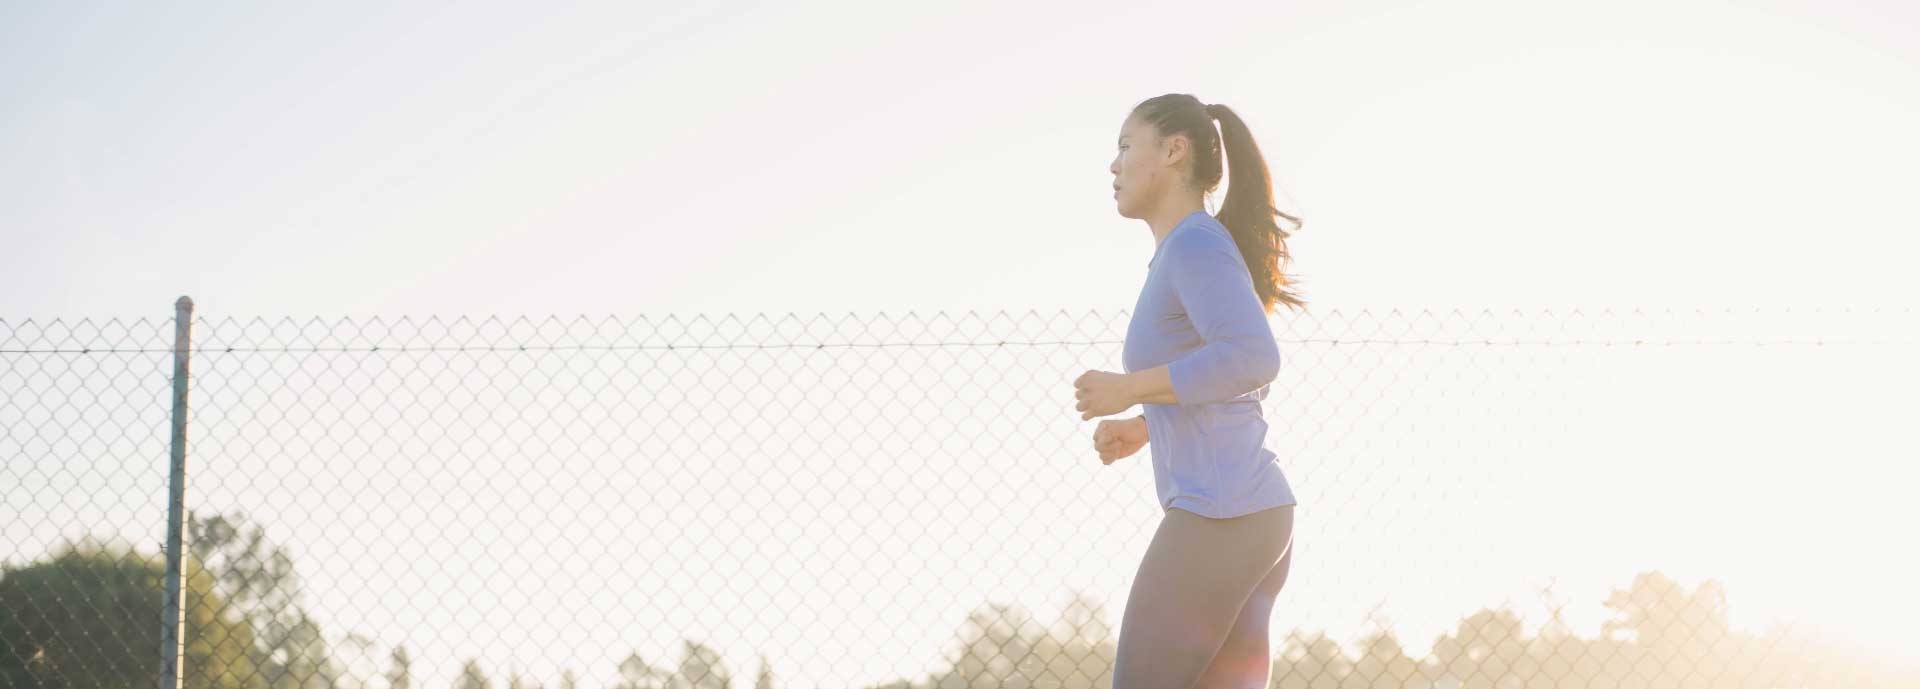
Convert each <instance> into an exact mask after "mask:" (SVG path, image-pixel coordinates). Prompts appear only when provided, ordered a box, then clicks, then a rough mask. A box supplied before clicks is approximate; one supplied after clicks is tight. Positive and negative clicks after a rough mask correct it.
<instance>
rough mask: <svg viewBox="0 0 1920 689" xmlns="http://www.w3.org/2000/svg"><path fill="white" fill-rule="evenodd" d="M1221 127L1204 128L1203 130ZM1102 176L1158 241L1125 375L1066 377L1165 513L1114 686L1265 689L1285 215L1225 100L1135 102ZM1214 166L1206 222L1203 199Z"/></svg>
mask: <svg viewBox="0 0 1920 689" xmlns="http://www.w3.org/2000/svg"><path fill="white" fill-rule="evenodd" d="M1216 123H1218V128H1217V129H1216V127H1215V124H1216ZM1118 143H1119V152H1118V154H1117V155H1116V156H1115V157H1114V160H1113V163H1112V165H1111V166H1110V167H1109V171H1110V172H1112V173H1113V196H1114V202H1115V205H1117V206H1118V209H1119V211H1120V215H1121V216H1123V217H1127V218H1134V219H1137V220H1141V221H1144V222H1145V223H1146V224H1147V227H1148V228H1149V229H1150V230H1152V231H1153V239H1154V242H1155V247H1154V251H1153V256H1152V258H1151V259H1149V260H1148V261H1147V276H1146V281H1145V284H1144V285H1143V287H1142V288H1141V290H1140V298H1139V302H1138V303H1137V304H1136V305H1135V307H1134V311H1133V317H1132V321H1131V322H1129V323H1128V325H1127V334H1126V344H1125V345H1124V346H1123V352H1122V356H1121V363H1122V365H1123V366H1124V367H1125V368H1126V373H1112V372H1106V371H1088V372H1086V373H1084V374H1082V375H1081V376H1080V377H1079V378H1078V379H1076V380H1075V381H1074V389H1075V397H1076V398H1077V399H1078V400H1079V404H1078V405H1077V407H1076V408H1077V409H1078V410H1079V411H1080V412H1081V419H1082V420H1087V419H1093V418H1096V417H1101V416H1111V415H1114V414H1118V413H1120V412H1122V411H1125V410H1126V409H1128V408H1130V407H1132V406H1133V405H1135V404H1139V405H1141V408H1142V412H1143V413H1142V414H1141V415H1140V416H1136V417H1133V418H1130V419H1125V420H1104V421H1101V422H1100V423H1099V425H1098V427H1097V428H1096V429H1095V430H1094V434H1093V445H1094V449H1095V450H1096V451H1098V452H1099V454H1100V461H1101V462H1103V463H1106V464H1112V463H1113V462H1114V461H1116V460H1118V459H1120V458H1123V457H1127V456H1129V455H1132V454H1133V453H1135V452H1138V451H1139V450H1140V448H1141V446H1142V445H1146V446H1149V447H1150V454H1151V455H1152V458H1153V477H1154V487H1155V490H1156V492H1157V493H1158V496H1159V500H1160V505H1161V507H1162V510H1163V514H1162V518H1161V521H1160V526H1159V528H1158V529H1157V530H1156V531H1155V532H1154V535H1153V540H1152V542H1151V543H1150V544H1149V545H1148V546H1147V552H1146V554H1145V556H1144V557H1142V559H1141V562H1140V568H1139V571H1138V572H1137V574H1136V575H1135V577H1134V581H1133V589H1132V591H1131V592H1130V593H1129V594H1128V597H1127V606H1126V610H1125V613H1124V614H1123V615H1122V617H1121V622H1120V638H1119V647H1118V649H1117V656H1116V658H1115V664H1114V670H1113V689H1194V688H1199V689H1265V688H1266V686H1267V680H1268V674H1269V667H1270V663H1271V660H1270V654H1271V651H1270V648H1269V646H1268V634H1267V626H1268V620H1269V617H1270V616H1271V614H1272V612H1273V602H1274V597H1275V596H1276V595H1277V594H1278V593H1279V592H1280V588H1281V586H1283V585H1284V584H1285V583H1286V580H1287V570H1288V567H1289V565H1290V564H1291V562H1292V559H1293V558H1292V553H1293V548H1292V545H1293V509H1294V505H1295V504H1296V503H1295V501H1294V496H1293V490H1292V488H1291V487H1290V486H1289V485H1288V483H1287V478H1286V476H1285V474H1283V473H1282V472H1281V469H1280V465H1279V463H1278V461H1277V458H1276V457H1275V455H1274V453H1273V452H1272V451H1269V450H1267V449H1266V447H1265V444H1264V442H1263V441H1264V440H1265V438H1266V434H1267V422H1266V420H1265V419H1264V418H1263V416H1262V410H1261V406H1260V404H1261V401H1262V400H1264V399H1266V396H1267V389H1268V385H1269V383H1271V382H1272V381H1273V379H1274V377H1275V376H1276V375H1277V374H1278V373H1279V370H1280V350H1279V345H1278V343H1276V342H1275V340H1274V336H1273V331H1272V328H1271V327H1269V326H1268V324H1267V315H1268V314H1269V313H1271V312H1272V311H1273V309H1274V306H1275V305H1276V304H1282V303H1284V304H1286V305H1287V306H1288V307H1290V308H1299V307H1300V306H1302V305H1303V303H1304V302H1302V301H1301V300H1300V299H1299V297H1298V296H1297V295H1295V294H1292V293H1290V292H1289V291H1288V290H1287V289H1286V287H1287V285H1288V284H1289V283H1288V280H1287V278H1286V276H1285V275H1284V274H1283V273H1282V272H1281V268H1282V266H1283V265H1284V264H1285V263H1286V261H1287V260H1288V258H1289V255H1288V254H1287V249H1286V238H1287V236H1288V234H1289V232H1288V230H1284V229H1281V227H1280V225H1279V224H1278V223H1277V222H1276V218H1283V219H1285V220H1287V221H1289V223H1290V224H1291V225H1292V226H1293V229H1295V230H1297V229H1299V226H1300V221H1299V219H1298V218H1295V217H1293V216H1290V215H1287V214H1285V213H1281V212H1279V211H1278V210H1276V209H1275V208H1274V205H1273V191H1272V184H1271V181H1270V178H1269V177H1268V173H1267V166H1266V162H1265V161H1264V160H1263V159H1262V158H1261V156H1260V149H1259V147H1258V146H1256V145H1254V141H1253V136H1252V134H1251V133H1249V132H1248V131H1247V126H1246V123H1244V122H1242V121H1241V120H1240V118H1239V116H1237V115H1235V114H1234V113H1233V111H1232V110H1229V109H1227V108H1226V106H1222V105H1206V104H1203V103H1201V102H1200V101H1199V100H1197V99H1195V98H1194V97H1193V96H1190V95H1186V94H1168V95H1164V96H1159V97H1156V98H1151V99H1148V100H1147V101H1145V102H1142V103H1140V104H1139V105H1138V106H1135V107H1134V109H1133V111H1132V112H1131V113H1129V114H1128V116H1127V119H1126V121H1125V122H1124V123H1123V124H1122V125H1121V129H1120V138H1119V142H1118ZM1223 168H1224V169H1225V171H1226V172H1228V173H1229V176H1230V179H1229V180H1228V182H1229V184H1228V189H1227V194H1226V200H1225V201H1224V202H1223V203H1222V204H1221V207H1220V212H1219V213H1218V214H1217V215H1214V214H1209V213H1208V212H1207V211H1206V210H1205V205H1204V202H1205V200H1206V197H1207V195H1208V194H1210V193H1211V192H1212V191H1213V190H1214V189H1215V188H1216V187H1217V186H1219V184H1220V181H1221V172H1222V170H1223Z"/></svg>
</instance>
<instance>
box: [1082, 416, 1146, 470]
mask: <svg viewBox="0 0 1920 689" xmlns="http://www.w3.org/2000/svg"><path fill="white" fill-rule="evenodd" d="M1146 444H1147V417H1145V416H1136V417H1133V418H1131V419H1120V420H1113V419H1108V420H1106V421H1101V422H1100V425H1098V426H1095V427H1094V428H1093V449H1094V450H1096V451H1098V452H1099V453H1100V463H1101V464H1112V463H1114V462H1115V461H1118V460H1120V459H1123V458H1125V457H1129V456H1132V455H1133V453H1135V452H1139V451H1140V448H1141V446H1143V445H1146Z"/></svg>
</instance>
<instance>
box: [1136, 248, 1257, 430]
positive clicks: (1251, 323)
mask: <svg viewBox="0 0 1920 689" xmlns="http://www.w3.org/2000/svg"><path fill="white" fill-rule="evenodd" d="M1168 241H1174V242H1177V243H1176V245H1174V246H1169V247H1167V249H1168V251H1167V258H1168V259H1169V260H1170V261H1171V264H1170V265H1168V266H1167V268H1168V270H1169V271H1171V273H1170V275H1169V276H1168V277H1169V278H1170V282H1171V284H1172V285H1173V289H1174V293H1175V294H1176V295H1177V296H1178V297H1179V298H1180V306H1181V308H1183V309H1185V310H1186V312H1187V320H1188V321H1190V322H1191V323H1193V328H1194V330H1195V331H1197V332H1198V333H1199V335H1200V339H1201V340H1202V341H1203V342H1204V344H1202V345H1201V346H1199V347H1198V348H1195V349H1194V350H1193V351H1191V352H1188V353H1186V355H1184V356H1182V357H1180V358H1178V359H1175V360H1173V361H1172V362H1169V363H1168V364H1167V365H1166V366H1164V367H1156V368H1152V369H1146V370H1143V371H1138V372H1136V373H1137V374H1139V375H1138V377H1137V378H1136V379H1135V380H1134V381H1133V384H1134V386H1135V387H1134V393H1135V395H1136V396H1137V397H1136V399H1139V400H1140V401H1142V402H1147V403H1153V404H1207V403H1210V402H1220V401H1224V400H1228V399H1232V398H1235V397H1239V396H1240V395H1243V394H1246V393H1248V392H1251V391H1253V390H1257V389H1259V388H1260V386H1262V385H1266V384H1267V383H1270V382H1272V381H1273V379H1274V378H1275V377H1276V376H1278V375H1279V373H1280V346H1279V344H1278V343H1276V342H1275V341H1274V339H1273V328H1272V327H1271V326H1269V325H1267V312H1266V309H1264V308H1262V307H1261V305H1260V297H1259V295H1258V294H1256V293H1255V292H1254V289H1253V278H1252V277H1250V276H1249V275H1248V274H1247V266H1246V264H1245V263H1243V262H1241V260H1240V256H1239V254H1237V253H1235V250H1234V247H1233V240H1232V239H1231V238H1228V237H1222V236H1219V235H1216V234H1213V233H1210V232H1186V233H1182V234H1180V235H1178V236H1176V237H1172V238H1169V239H1168ZM1129 375H1133V374H1129Z"/></svg>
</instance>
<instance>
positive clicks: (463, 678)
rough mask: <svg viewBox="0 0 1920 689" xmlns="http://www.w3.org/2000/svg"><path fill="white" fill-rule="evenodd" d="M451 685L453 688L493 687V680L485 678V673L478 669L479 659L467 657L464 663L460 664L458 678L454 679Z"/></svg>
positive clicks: (476, 688)
mask: <svg viewBox="0 0 1920 689" xmlns="http://www.w3.org/2000/svg"><path fill="white" fill-rule="evenodd" d="M453 687H454V689H493V682H491V681H489V680H488V679H487V675H486V673H483V672H481V671H480V661H478V660H475V659H468V660H467V664H466V665H462V666H460V678H459V679H456V680H454V682H453Z"/></svg>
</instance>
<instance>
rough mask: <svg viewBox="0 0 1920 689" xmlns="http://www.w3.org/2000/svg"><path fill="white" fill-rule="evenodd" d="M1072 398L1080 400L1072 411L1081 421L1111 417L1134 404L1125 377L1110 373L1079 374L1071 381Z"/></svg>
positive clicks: (1092, 372) (1091, 372)
mask: <svg viewBox="0 0 1920 689" xmlns="http://www.w3.org/2000/svg"><path fill="white" fill-rule="evenodd" d="M1073 396H1074V397H1075V398H1076V399H1078V400H1080V403H1079V404H1078V405H1075V406H1074V409H1077V410H1079V411H1080V420H1081V421H1086V420H1088V419H1091V418H1093V417H1096V416H1112V415H1114V414H1118V413H1120V412H1123V411H1126V410H1127V407H1131V406H1133V404H1134V400H1133V395H1132V394H1131V392H1130V389H1129V385H1128V378H1127V375H1126V374H1124V373H1113V372H1110V371H1088V372H1086V373H1082V374H1080V377H1079V378H1075V379H1074V380H1073Z"/></svg>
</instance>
